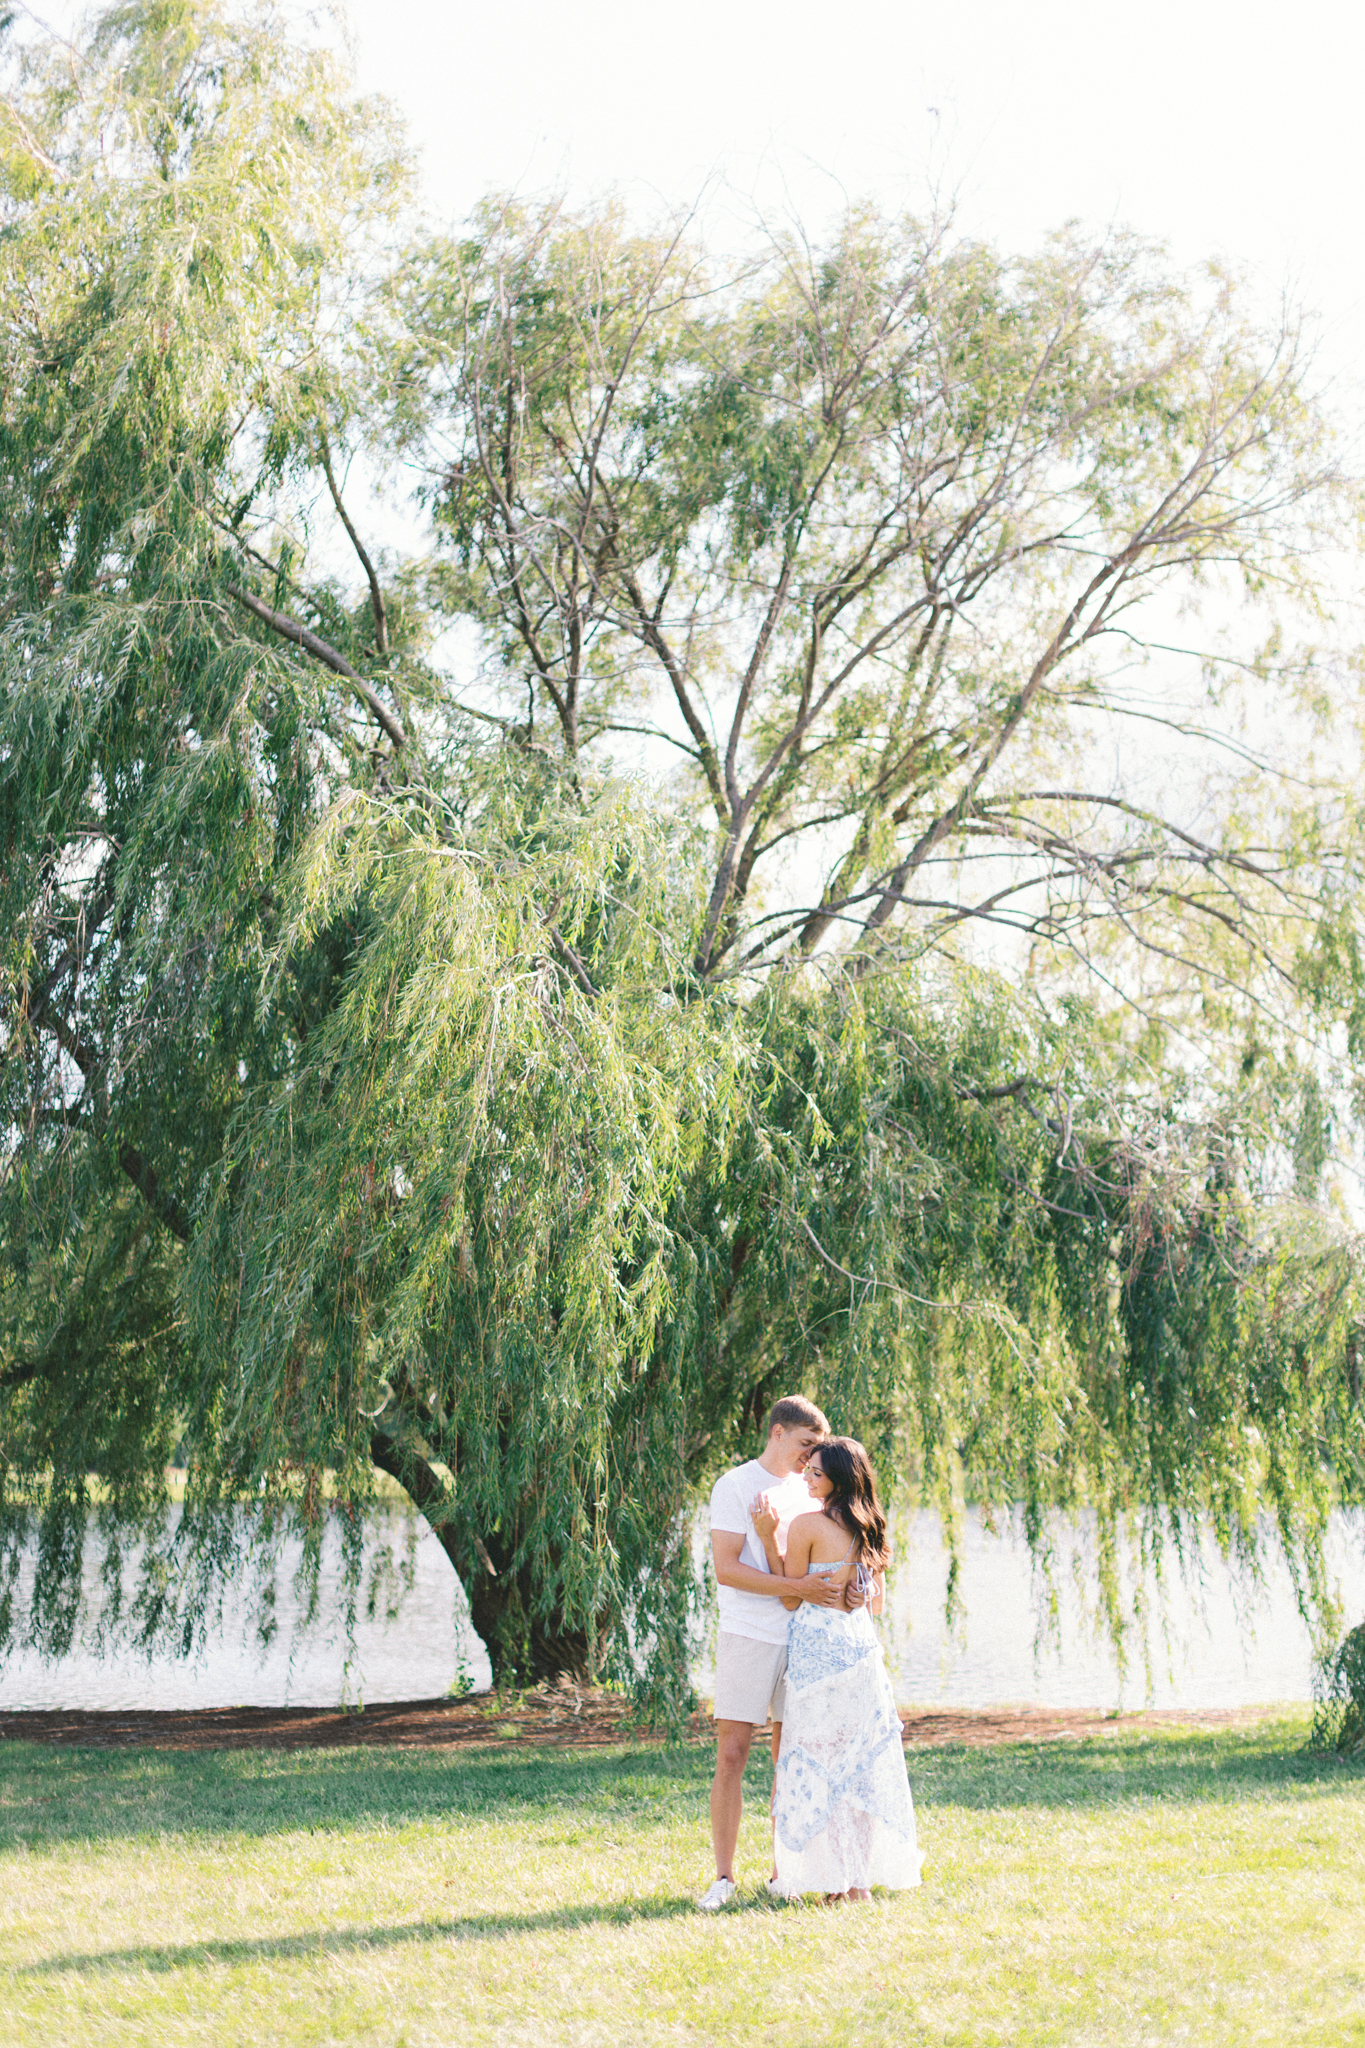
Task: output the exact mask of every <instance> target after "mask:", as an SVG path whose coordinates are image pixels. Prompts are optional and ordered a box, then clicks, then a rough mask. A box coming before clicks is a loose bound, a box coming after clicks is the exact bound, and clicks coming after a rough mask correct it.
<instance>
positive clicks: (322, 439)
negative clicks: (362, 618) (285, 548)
mask: <svg viewBox="0 0 1365 2048" xmlns="http://www.w3.org/2000/svg"><path fill="white" fill-rule="evenodd" d="M318 447H319V450H320V453H321V456H322V473H323V475H324V476H325V477H326V479H327V488H328V490H329V491H330V492H331V494H332V503H333V504H334V505H335V506H336V508H337V517H338V518H339V519H340V521H341V523H342V525H343V526H344V527H345V529H346V531H347V533H348V534H349V535H350V537H351V546H352V547H353V548H354V549H355V551H356V554H357V555H358V557H359V558H360V566H361V568H362V569H363V570H364V571H365V577H366V580H367V582H368V583H369V586H370V610H371V612H372V613H373V614H374V644H375V650H376V652H377V653H379V654H387V653H388V651H389V626H388V618H387V615H386V613H385V610H384V593H383V591H382V590H381V589H380V587H379V578H378V577H377V576H376V575H375V572H374V563H373V562H372V561H371V560H370V558H369V556H368V554H367V553H366V552H365V547H364V543H363V542H362V540H361V538H360V535H359V534H358V533H357V532H356V530H355V528H354V527H353V526H352V524H351V517H350V514H349V513H348V512H347V510H346V507H345V506H344V505H343V504H342V502H341V492H340V491H339V490H338V489H337V480H336V478H335V477H334V476H333V474H332V458H331V455H330V453H329V452H328V448H327V437H326V435H320V436H319V440H318Z"/></svg>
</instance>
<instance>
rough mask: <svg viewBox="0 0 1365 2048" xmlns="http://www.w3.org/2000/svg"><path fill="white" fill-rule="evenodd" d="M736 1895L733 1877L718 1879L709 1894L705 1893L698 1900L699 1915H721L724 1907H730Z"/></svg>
mask: <svg viewBox="0 0 1365 2048" xmlns="http://www.w3.org/2000/svg"><path fill="white" fill-rule="evenodd" d="M734 1895H735V1881H734V1879H733V1878H732V1877H718V1878H717V1879H716V1881H715V1883H714V1884H713V1885H712V1887H711V1889H710V1891H709V1892H703V1894H702V1896H701V1897H700V1898H699V1899H698V1900H697V1911H698V1912H699V1913H719V1911H720V1909H721V1907H722V1906H728V1905H729V1903H730V1901H731V1899H732V1898H733V1897H734Z"/></svg>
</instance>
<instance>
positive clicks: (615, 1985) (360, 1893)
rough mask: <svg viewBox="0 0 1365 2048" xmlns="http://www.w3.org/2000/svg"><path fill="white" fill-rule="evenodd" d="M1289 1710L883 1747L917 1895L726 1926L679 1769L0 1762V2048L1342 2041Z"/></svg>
mask: <svg viewBox="0 0 1365 2048" xmlns="http://www.w3.org/2000/svg"><path fill="white" fill-rule="evenodd" d="M1306 1734H1307V1720H1306V1717H1301V1718H1297V1719H1290V1720H1285V1721H1280V1722H1275V1723H1265V1722H1262V1723H1260V1724H1259V1725H1257V1726H1255V1727H1252V1728H1248V1729H1245V1730H1242V1731H1240V1732H1234V1731H1220V1732H1217V1733H1209V1732H1193V1731H1192V1732H1188V1733H1172V1732H1170V1731H1169V1730H1168V1729H1163V1730H1162V1731H1161V1732H1155V1731H1154V1732H1153V1733H1152V1734H1150V1735H1147V1734H1139V1735H1137V1736H1132V1735H1129V1734H1126V1733H1125V1734H1124V1735H1122V1736H1120V1737H1115V1738H1111V1739H1106V1740H1096V1741H1091V1742H1053V1743H1047V1744H1039V1745H1030V1744H1023V1743H1020V1744H1014V1745H1009V1746H1005V1747H1000V1748H994V1749H975V1750H970V1749H955V1750H942V1749H939V1750H926V1751H921V1752H918V1753H914V1754H912V1756H911V1776H912V1782H913V1784H914V1789H915V1796H916V1799H917V1802H918V1805H919V1813H920V1831H921V1843H922V1846H923V1847H924V1848H925V1849H926V1851H927V1863H926V1866H925V1883H924V1886H923V1889H922V1890H920V1891H919V1892H917V1893H913V1894H910V1895H908V1896H903V1897H898V1898H887V1899H879V1900H878V1901H876V1902H874V1903H873V1904H872V1905H871V1906H866V1907H861V1908H844V1909H840V1910H830V1909H828V1908H824V1907H820V1906H816V1905H802V1906H783V1905H779V1904H775V1903H774V1902H772V1901H770V1900H768V1899H767V1897H766V1895H764V1894H763V1893H762V1891H761V1888H760V1880H761V1879H762V1877H763V1876H764V1875H765V1873H766V1862H765V1856H764V1849H765V1844H764V1828H763V1824H762V1814H763V1804H764V1799H765V1796H766V1784H767V1779H766V1771H765V1768H764V1767H763V1766H762V1765H760V1764H757V1763H756V1764H755V1765H754V1766H753V1767H752V1789H753V1795H754V1796H753V1798H752V1800H751V1803H750V1808H749V1813H748V1817H747V1818H746V1822H745V1833H744V1838H743V1841H742V1844H741V1853H742V1857H743V1875H744V1877H745V1879H746V1880H747V1882H746V1883H745V1884H744V1887H743V1903H742V1906H741V1907H740V1908H739V1909H737V1910H735V1909H732V1910H731V1911H730V1912H727V1913H726V1914H724V1915H722V1916H721V1917H720V1918H719V1919H716V1920H712V1919H707V1918H703V1917H701V1916H700V1915H698V1914H697V1913H695V1912H694V1911H693V1910H692V1900H693V1897H694V1895H695V1894H696V1893H697V1892H698V1891H699V1890H700V1888H701V1887H702V1885H703V1884H704V1883H705V1882H706V1880H707V1878H708V1877H709V1874H710V1873H709V1869H708V1858H707V1853H706V1792H707V1783H708V1776H709V1764H710V1759H709V1755H708V1753H707V1752H706V1751H705V1750H698V1749H695V1748H692V1749H687V1750H683V1751H681V1752H678V1753H676V1754H669V1753H665V1752H661V1751H659V1750H652V1749H631V1750H612V1751H598V1752H576V1753H566V1752H554V1751H545V1750H540V1751H529V1750H528V1751H527V1752H526V1753H524V1754H515V1753H514V1754H508V1753H505V1752H498V1751H493V1750H475V1751H469V1750H466V1751H463V1752H451V1751H444V1752H442V1751H419V1750H393V1749H389V1750H376V1749H370V1750H359V1749H347V1750H325V1751H321V1750H313V1751H307V1750H304V1751H292V1752H287V1751H279V1750H276V1751H241V1750H239V1751H218V1752H211V1753H207V1754H200V1755H175V1754H169V1753H166V1752H157V1751H150V1750H114V1751H98V1752H97V1751H90V1750H63V1749H46V1748H39V1747H38V1746H36V1745H29V1744H23V1745H21V1744H18V1743H9V1742H6V1743H3V1744H0V1967H2V1968H3V1972H4V1974H3V1978H2V1979H0V2041H2V2042H3V2043H4V2044H5V2048H9V2044H11V2043H28V2042H41V2043H43V2044H45V2048H46V2044H53V2043H66V2042H71V2043H76V2042H79V2043H83V2044H84V2043H103V2042H154V2043H157V2044H162V2043H182V2042H184V2043H190V2042H211V2043H214V2044H226V2043H252V2044H261V2048H267V2044H271V2043H275V2042H332V2041H347V2042H350V2041H364V2042H371V2041H373V2042H383V2043H388V2044H396V2043H400V2042H406V2043H409V2044H411V2048H417V2044H419V2043H420V2044H426V2043H439V2044H455V2043H460V2044H464V2043H482V2042H496V2043H498V2044H500V2048H501V2044H518V2043H525V2044H528V2048H530V2044H541V2043H551V2042H555V2043H559V2042H564V2043H570V2042H572V2043H583V2044H590V2043H591V2044H598V2043H600V2044H613V2048H614V2044H618V2043H620V2044H625V2043H630V2044H636V2043H642V2044H650V2043H660V2044H662V2043H670V2044H672V2043H678V2044H694V2043H709V2042H724V2043H730V2042H734V2043H751V2042H753V2043H757V2042H778V2043H783V2044H788V2043H790V2044H796V2043H798V2042H799V2043H810V2044H823V2043H835V2042H857V2041H868V2042H879V2043H880V2042H898V2043H899V2042H925V2043H932V2044H935V2048H939V2044H945V2048H946V2044H953V2048H956V2044H959V2043H961V2044H968V2043H970V2044H973V2048H975V2044H978V2043H983V2044H984V2043H997V2042H1000V2043H1010V2044H1014V2043H1021V2044H1022V2043H1034V2042H1037V2043H1043V2042H1065V2043H1075V2044H1082V2043H1115V2044H1122V2048H1139V2044H1142V2043H1147V2042H1162V2043H1165V2042H1177V2041H1178V2042H1192V2043H1200V2044H1203V2043H1209V2044H1214V2043H1233V2042H1236V2043H1241V2042H1267V2043H1272V2044H1275V2048H1279V2044H1283V2043H1288V2042H1315V2043H1317V2042H1320V2043H1331V2044H1333V2048H1336V2044H1341V2043H1362V2044H1365V1767H1362V1766H1361V1765H1358V1764H1355V1765H1342V1764H1335V1763H1332V1762H1329V1761H1326V1760H1323V1759H1320V1758H1315V1757H1311V1756H1308V1755H1306V1754H1305V1753H1304V1750H1303V1744H1304V1740H1305V1737H1306Z"/></svg>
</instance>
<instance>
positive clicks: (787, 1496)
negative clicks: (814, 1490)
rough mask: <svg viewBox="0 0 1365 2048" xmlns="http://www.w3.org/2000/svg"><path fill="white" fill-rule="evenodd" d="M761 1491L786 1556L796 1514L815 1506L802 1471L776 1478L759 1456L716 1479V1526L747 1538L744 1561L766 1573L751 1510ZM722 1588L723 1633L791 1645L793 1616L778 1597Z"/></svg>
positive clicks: (713, 1500) (713, 1513) (713, 1507)
mask: <svg viewBox="0 0 1365 2048" xmlns="http://www.w3.org/2000/svg"><path fill="white" fill-rule="evenodd" d="M760 1493H766V1494H767V1495H768V1496H769V1498H770V1499H771V1501H772V1504H773V1506H774V1507H775V1508H776V1509H777V1547H778V1550H779V1551H780V1552H781V1554H782V1555H783V1556H784V1557H785V1556H786V1554H787V1528H788V1525H789V1524H790V1523H791V1521H792V1520H793V1519H794V1518H795V1517H796V1516H797V1515H808V1514H809V1513H810V1512H811V1509H812V1508H813V1507H814V1506H815V1502H814V1501H813V1499H812V1498H811V1494H810V1489H809V1488H808V1487H807V1485H806V1481H805V1476H804V1474H803V1473H800V1472H789V1473H788V1474H787V1476H786V1478H785V1479H775V1478H774V1477H773V1474H772V1473H771V1472H767V1471H765V1470H764V1468H763V1466H762V1465H760V1464H759V1462H758V1459H757V1458H751V1459H750V1460H749V1462H748V1464H747V1465H736V1467H735V1469H734V1471H733V1472H723V1473H722V1474H721V1476H720V1478H719V1479H718V1480H717V1481H716V1483H715V1485H714V1486H713V1487H712V1489H711V1527H712V1528H713V1529H726V1530H728V1531H729V1532H730V1534H731V1535H732V1536H740V1535H742V1536H743V1538H744V1547H743V1549H742V1550H741V1551H740V1553H739V1561H740V1563H741V1564H747V1565H751V1566H752V1567H753V1569H754V1570H755V1571H756V1572H766V1571H767V1569H768V1560H767V1557H766V1556H765V1554H764V1550H763V1545H762V1544H761V1543H760V1541H759V1539H758V1536H757V1534H756V1532H755V1530H754V1525H753V1523H752V1522H751V1521H750V1519H749V1510H750V1508H751V1507H752V1506H753V1504H754V1501H755V1500H756V1499H757V1497H758V1495H759V1494H760ZM718 1590H719V1594H720V1626H721V1633H722V1634H723V1635H727V1636H748V1637H749V1638H750V1639H751V1641H753V1642H758V1643H785V1642H786V1640H787V1625H788V1623H789V1622H790V1620H791V1615H790V1614H789V1613H788V1612H787V1610H786V1608H785V1607H784V1606H783V1605H782V1602H781V1601H780V1600H779V1599H778V1598H777V1597H776V1596H775V1595H774V1594H771V1593H745V1592H742V1591H741V1590H740V1588H739V1587H738V1586H721V1587H720V1588H719V1589H718Z"/></svg>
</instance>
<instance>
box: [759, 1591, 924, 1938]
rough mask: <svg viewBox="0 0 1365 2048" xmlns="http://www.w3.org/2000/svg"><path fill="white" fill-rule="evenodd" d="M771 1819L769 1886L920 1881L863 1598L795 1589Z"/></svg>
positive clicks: (823, 1887)
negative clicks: (850, 1602)
mask: <svg viewBox="0 0 1365 2048" xmlns="http://www.w3.org/2000/svg"><path fill="white" fill-rule="evenodd" d="M847 1561H848V1560H847V1558H841V1559H840V1561H839V1563H838V1564H831V1565H820V1564H813V1565H811V1566H810V1570H811V1571H813V1572H825V1571H830V1572H837V1571H838V1570H840V1568H841V1566H842V1565H844V1564H846V1563H847ZM773 1820H774V1824H775V1825H774V1835H773V1841H774V1849H775V1854H776V1859H777V1884H776V1886H775V1889H776V1890H777V1891H779V1892H781V1893H783V1894H784V1895H785V1896H786V1897H787V1898H795V1897H797V1896H798V1895H799V1894H800V1893H801V1892H844V1891H851V1890H852V1891H861V1890H865V1889H867V1890H870V1889H871V1887H872V1886H873V1885H885V1886H886V1887H888V1889H890V1890H892V1891H904V1890H906V1889H908V1888H909V1887H910V1886H912V1885H917V1884H918V1883H919V1881H920V1878H919V1874H920V1865H921V1863H922V1862H923V1861H924V1858H923V1856H922V1855H921V1854H920V1851H919V1848H918V1845H917V1843H916V1840H915V1803H914V1800H913V1799H912V1798H911V1796H910V1780H909V1777H908V1776H907V1774H906V1769H905V1752H904V1750H903V1749H902V1747H901V1724H900V1717H899V1715H898V1714H897V1712H896V1700H895V1695H894V1693H893V1692H892V1690H891V1679H890V1677H889V1675H888V1673H887V1669H886V1658H885V1656H884V1655H883V1653H882V1646H881V1644H880V1643H879V1642H878V1641H877V1634H876V1630H875V1629H874V1628H873V1626H872V1616H871V1614H870V1613H869V1611H868V1609H867V1608H866V1607H860V1608H857V1609H856V1610H855V1611H854V1612H853V1613H852V1614H850V1613H849V1612H848V1611H847V1610H846V1609H844V1608H841V1607H813V1606H812V1605H811V1604H810V1602H809V1601H805V1600H803V1601H802V1603H801V1605H800V1606H799V1607H798V1608H797V1610H796V1612H795V1613H794V1614H793V1616H792V1619H791V1633H790V1635H789V1637H788V1639H787V1705H786V1711H785V1713H784V1714H783V1717H782V1753H781V1756H780V1757H779V1759H778V1765H777V1777H776V1783H775V1786H774V1791H773Z"/></svg>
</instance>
